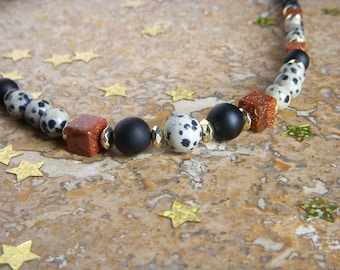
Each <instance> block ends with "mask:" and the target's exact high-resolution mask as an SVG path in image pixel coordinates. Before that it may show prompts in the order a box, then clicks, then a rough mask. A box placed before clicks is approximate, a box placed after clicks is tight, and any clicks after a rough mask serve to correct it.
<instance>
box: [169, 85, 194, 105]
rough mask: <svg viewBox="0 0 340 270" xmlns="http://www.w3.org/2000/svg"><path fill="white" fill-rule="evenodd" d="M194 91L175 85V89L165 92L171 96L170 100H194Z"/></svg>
mask: <svg viewBox="0 0 340 270" xmlns="http://www.w3.org/2000/svg"><path fill="white" fill-rule="evenodd" d="M195 93H196V91H190V90H187V89H185V88H184V87H177V89H176V90H173V91H169V92H165V94H167V95H168V96H172V101H173V102H176V101H179V100H182V99H186V100H194V97H193V95H194V94H195Z"/></svg>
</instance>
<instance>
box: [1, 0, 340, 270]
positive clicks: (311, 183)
mask: <svg viewBox="0 0 340 270" xmlns="http://www.w3.org/2000/svg"><path fill="white" fill-rule="evenodd" d="M126 3H127V2H125V1H109V0H97V1H94V0H93V1H81V0H72V1H69V0H62V1H61V0H60V1H47V0H39V1H37V0H32V1H23V0H12V1H10V0H1V1H0V33H1V40H0V56H1V59H0V73H4V72H11V71H14V70H17V71H18V73H19V74H20V75H21V76H22V77H23V79H22V80H20V81H19V85H20V87H21V88H22V89H24V90H27V91H29V92H40V91H41V92H42V93H43V94H42V98H44V99H46V100H49V101H51V102H52V103H53V105H54V106H56V107H57V106H59V107H62V108H64V109H65V110H66V111H67V112H68V113H69V114H70V115H71V116H75V115H77V114H79V113H90V114H95V115H100V116H102V117H105V118H106V119H107V120H108V121H109V122H110V124H111V125H113V126H114V125H115V123H117V122H118V121H119V120H120V119H122V118H124V117H127V116H138V117H142V118H143V119H144V120H145V121H147V122H148V124H149V125H150V127H152V126H153V125H154V124H158V125H159V126H163V125H164V123H165V121H166V119H167V118H168V117H170V116H171V115H173V114H175V113H192V115H193V116H195V117H196V118H197V119H199V120H202V119H204V118H205V116H206V115H207V113H208V111H209V108H210V107H212V106H213V105H214V104H216V103H218V102H225V101H227V102H231V103H237V101H238V100H239V99H240V98H241V97H242V96H244V95H246V94H248V93H250V92H251V91H253V90H264V89H265V88H266V87H267V86H268V85H270V84H271V83H272V82H273V80H274V78H275V77H276V75H277V72H278V70H279V68H280V66H281V64H282V60H283V57H284V55H285V47H284V31H283V18H282V15H281V7H280V3H279V1H270V0H248V1H231V0H215V1H207V0H204V1H189V0H188V1H187V0H173V1H171V0H164V1H156V0H143V3H144V4H145V5H143V6H141V7H136V8H129V7H126V6H125V5H126ZM299 3H300V4H301V6H302V8H303V10H304V26H305V31H306V38H307V42H308V44H309V55H310V57H311V66H310V68H309V69H308V70H307V73H306V81H305V83H304V86H303V90H302V94H301V95H300V96H299V97H298V98H296V99H295V100H294V101H293V102H292V103H291V106H290V108H289V109H288V110H286V111H283V112H280V113H279V114H278V116H277V120H276V122H275V124H274V126H273V127H271V128H268V129H266V130H265V131H264V132H262V133H258V134H257V133H252V132H243V133H242V134H241V135H240V136H239V137H238V138H237V139H235V140H233V141H230V142H226V143H216V142H212V143H209V144H204V143H202V144H201V145H200V146H199V147H198V149H196V150H195V151H194V152H193V153H192V155H191V156H190V155H184V156H183V155H177V154H173V153H171V152H170V151H169V150H168V149H167V148H166V147H162V148H160V149H157V148H154V147H150V148H149V149H148V150H147V151H145V152H144V153H143V154H140V155H137V156H133V157H124V156H122V155H120V154H119V153H117V151H115V150H113V151H112V152H110V153H102V154H98V155H96V156H95V157H93V158H87V157H82V156H78V155H75V154H71V153H68V152H67V151H66V148H65V144H64V142H63V141H62V140H52V139H48V138H46V137H45V136H44V135H43V134H42V133H41V132H40V131H39V130H34V129H33V128H31V127H29V126H28V125H27V124H25V123H24V122H22V121H18V120H15V119H13V118H12V117H10V116H8V115H7V113H6V112H5V110H4V109H1V110H0V114H1V118H0V130H1V131H0V132H1V135H0V146H1V148H2V147H5V146H6V145H7V143H12V144H13V148H14V149H15V150H17V151H21V152H23V153H24V154H23V155H21V156H18V157H16V158H13V159H12V161H11V163H10V164H9V165H8V166H5V165H3V164H0V175H1V178H0V190H1V191H0V192H1V196H0V209H1V210H0V228H1V229H0V243H6V244H9V245H18V244H20V243H22V242H24V241H27V240H29V239H31V240H33V246H32V252H34V253H36V254H38V255H40V256H41V258H40V259H39V260H34V261H31V262H26V263H25V264H24V265H23V266H22V268H21V269H61V268H62V269H136V270H137V269H150V270H151V269H168V270H170V269H171V270H172V269H339V268H340V256H339V254H340V231H339V220H340V219H339V212H337V213H334V217H335V218H336V220H335V222H334V223H331V222H327V221H325V220H321V219H317V220H312V221H309V222H308V221H306V214H305V212H304V211H303V210H302V209H300V208H299V207H298V205H299V204H300V203H302V202H308V201H309V200H310V199H312V198H314V197H315V196H321V197H322V198H324V199H325V200H327V201H329V202H331V203H334V204H336V203H337V204H339V203H340V193H339V188H340V173H339V172H340V170H339V166H340V163H339V156H340V152H339V138H340V131H339V110H340V107H339V95H340V87H339V85H340V65H339V64H340V60H339V54H340V45H339V36H340V17H336V16H330V15H325V14H323V12H322V9H323V8H334V7H338V8H340V6H339V5H340V3H339V1H337V0H323V1H318V0H308V1H307V0H301V1H299ZM261 14H264V15H269V16H270V17H273V18H276V19H277V21H278V24H277V25H275V26H270V27H261V26H259V25H254V24H252V22H253V21H255V20H256V19H257V18H258V17H259V15H261ZM156 24H161V25H162V26H163V28H164V30H165V33H163V34H160V35H157V36H155V37H152V36H149V35H143V34H141V32H142V31H143V30H144V29H145V28H148V27H152V26H154V25H156ZM13 49H18V50H24V49H30V50H31V55H32V58H31V59H22V60H20V61H17V62H14V61H12V60H11V59H5V58H3V57H2V56H3V55H5V54H8V53H10V52H11V51H12V50H13ZM89 50H93V51H94V52H95V53H96V54H99V55H100V56H101V57H100V58H97V59H94V60H92V61H91V62H89V63H84V62H81V61H77V62H72V63H71V64H63V65H60V66H58V67H54V66H53V65H52V64H49V63H44V59H46V58H49V57H50V56H51V55H52V54H72V53H73V52H75V51H89ZM114 83H120V84H122V85H124V86H126V87H128V91H127V97H116V96H114V97H108V98H104V92H103V91H100V90H99V88H100V87H103V86H109V85H112V84H114ZM179 86H182V87H185V88H187V89H190V90H193V91H197V92H196V94H195V101H184V100H182V101H179V102H176V103H173V102H172V100H171V97H169V96H167V95H166V94H165V92H166V91H171V90H174V89H175V88H177V87H179ZM287 123H292V124H295V125H302V124H311V125H312V128H313V130H314V131H315V132H316V133H318V136H316V137H312V138H311V139H309V140H306V141H304V142H302V143H299V142H297V141H296V140H294V138H291V137H285V136H282V135H281V134H282V133H283V132H284V131H285V130H286V124H287ZM20 160H27V161H29V162H41V161H42V162H44V163H45V164H44V166H43V167H42V168H41V171H42V173H43V174H44V176H43V177H30V178H28V179H26V180H25V181H22V182H21V183H17V181H16V178H15V175H12V174H8V173H6V170H7V169H8V168H12V167H15V166H17V165H18V164H19V162H20ZM174 200H177V201H180V202H182V203H185V204H189V205H200V209H199V211H198V216H199V217H200V218H201V220H202V222H201V223H185V224H184V225H182V226H180V227H178V228H176V229H173V228H172V226H171V220H170V219H167V218H164V217H160V216H159V215H158V214H159V213H160V212H162V211H164V210H167V209H170V207H171V204H172V202H173V201H174ZM0 269H4V270H5V269H9V267H8V266H5V265H2V266H0Z"/></svg>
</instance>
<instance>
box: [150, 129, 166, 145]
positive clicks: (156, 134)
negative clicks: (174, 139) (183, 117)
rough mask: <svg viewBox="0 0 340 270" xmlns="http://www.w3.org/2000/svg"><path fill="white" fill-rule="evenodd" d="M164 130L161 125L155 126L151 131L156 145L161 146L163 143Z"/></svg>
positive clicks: (152, 139)
mask: <svg viewBox="0 0 340 270" xmlns="http://www.w3.org/2000/svg"><path fill="white" fill-rule="evenodd" d="M163 139H164V136H163V131H162V129H161V128H160V127H158V126H154V127H153V128H152V131H151V141H152V143H153V145H154V146H156V147H161V146H162V144H163Z"/></svg>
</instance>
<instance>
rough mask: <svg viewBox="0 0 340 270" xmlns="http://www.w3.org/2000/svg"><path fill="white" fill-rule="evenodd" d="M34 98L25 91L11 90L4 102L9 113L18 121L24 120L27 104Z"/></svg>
mask: <svg viewBox="0 0 340 270" xmlns="http://www.w3.org/2000/svg"><path fill="white" fill-rule="evenodd" d="M32 99H33V97H32V96H31V95H30V94H29V93H27V92H26V91H23V90H10V91H8V92H7V93H6V95H5V98H4V102H5V106H6V109H7V112H8V113H9V114H10V115H11V116H13V117H14V118H17V119H23V118H24V114H25V108H26V105H27V103H28V102H29V101H30V100H32Z"/></svg>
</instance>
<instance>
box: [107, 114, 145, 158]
mask: <svg viewBox="0 0 340 270" xmlns="http://www.w3.org/2000/svg"><path fill="white" fill-rule="evenodd" d="M113 140H114V144H115V145H116V147H117V148H118V150H119V151H121V152H122V153H124V154H126V155H135V154H138V153H140V152H142V151H144V150H145V149H146V148H147V147H148V146H149V144H150V142H151V131H150V128H149V126H148V124H147V123H145V122H144V121H143V120H142V119H140V118H137V117H128V118H125V119H123V120H121V121H120V122H119V123H118V124H117V126H116V127H115V129H114V131H113Z"/></svg>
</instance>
